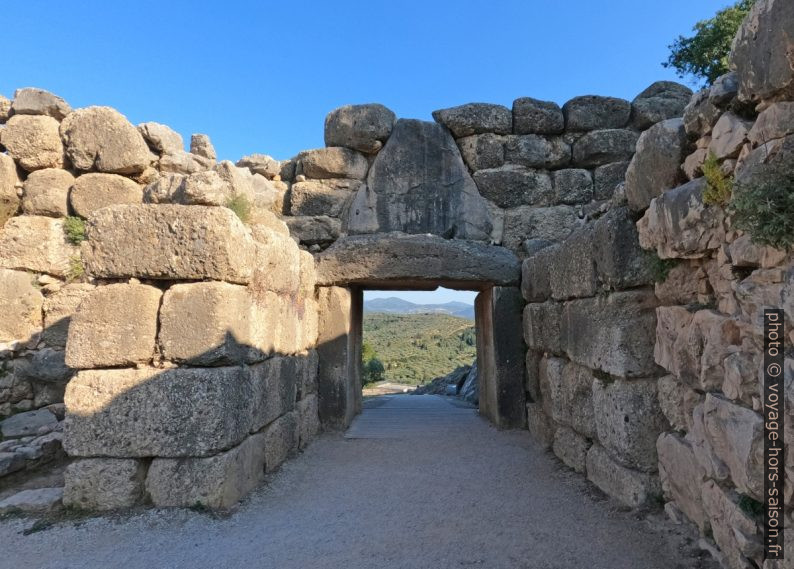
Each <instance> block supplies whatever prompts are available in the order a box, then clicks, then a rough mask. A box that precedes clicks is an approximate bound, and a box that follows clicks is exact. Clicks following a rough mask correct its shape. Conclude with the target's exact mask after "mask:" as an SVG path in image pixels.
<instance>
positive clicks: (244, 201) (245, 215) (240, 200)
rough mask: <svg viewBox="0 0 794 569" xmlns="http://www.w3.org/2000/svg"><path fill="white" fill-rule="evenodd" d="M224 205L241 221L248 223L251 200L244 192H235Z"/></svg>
mask: <svg viewBox="0 0 794 569" xmlns="http://www.w3.org/2000/svg"><path fill="white" fill-rule="evenodd" d="M226 207H228V208H229V209H230V210H232V211H233V212H234V213H235V215H236V216H237V217H239V218H240V221H242V222H243V223H248V222H249V221H250V220H251V201H250V200H249V199H248V197H247V196H246V195H245V194H237V195H236V196H234V197H233V198H229V200H228V201H227V202H226Z"/></svg>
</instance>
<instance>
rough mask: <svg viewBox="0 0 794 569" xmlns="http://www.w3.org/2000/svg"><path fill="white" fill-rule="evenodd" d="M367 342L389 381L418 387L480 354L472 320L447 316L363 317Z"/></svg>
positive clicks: (371, 313)
mask: <svg viewBox="0 0 794 569" xmlns="http://www.w3.org/2000/svg"><path fill="white" fill-rule="evenodd" d="M364 342H368V343H369V344H370V345H371V346H372V347H373V348H374V350H375V352H376V354H377V357H378V358H379V359H380V360H381V361H382V362H383V364H384V366H385V367H386V379H387V380H388V381H395V382H400V383H408V384H413V385H418V384H420V383H425V382H427V381H430V380H431V379H433V378H435V377H438V376H440V375H446V374H447V373H449V372H451V371H452V370H454V369H455V368H457V367H458V366H461V365H464V364H471V362H472V361H474V358H475V356H476V353H477V349H476V341H475V335H474V326H473V325H472V321H471V320H468V319H466V318H458V317H456V316H449V315H447V314H384V313H379V312H370V313H366V314H364Z"/></svg>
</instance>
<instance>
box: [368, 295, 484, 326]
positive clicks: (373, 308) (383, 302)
mask: <svg viewBox="0 0 794 569" xmlns="http://www.w3.org/2000/svg"><path fill="white" fill-rule="evenodd" d="M364 312H384V313H387V314H449V315H450V316H457V317H459V318H468V319H469V320H474V306H472V305H471V304H466V303H465V302H457V301H453V302H445V303H444V304H416V303H414V302H411V301H409V300H404V299H402V298H397V297H396V296H391V297H389V298H373V299H372V300H367V301H366V302H364Z"/></svg>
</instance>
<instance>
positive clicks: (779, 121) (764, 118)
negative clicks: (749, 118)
mask: <svg viewBox="0 0 794 569" xmlns="http://www.w3.org/2000/svg"><path fill="white" fill-rule="evenodd" d="M789 134H794V102H792V101H785V102H780V103H772V104H771V105H769V106H768V107H767V108H766V109H764V111H763V112H762V113H761V114H760V115H758V118H757V119H756V121H755V123H753V128H752V129H750V134H749V135H748V138H749V139H750V143H751V144H752V145H753V146H761V145H762V144H766V143H767V142H769V141H771V140H777V139H779V138H785V137H786V136H788V135H789Z"/></svg>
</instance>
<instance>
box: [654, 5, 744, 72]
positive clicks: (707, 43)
mask: <svg viewBox="0 0 794 569" xmlns="http://www.w3.org/2000/svg"><path fill="white" fill-rule="evenodd" d="M754 3H755V0H739V1H738V2H736V4H734V5H733V6H729V7H728V8H724V9H723V10H720V11H719V12H717V13H716V15H715V16H714V17H713V18H710V19H708V20H702V21H700V22H698V23H697V24H695V27H694V28H693V31H694V32H695V35H693V36H692V37H684V36H678V38H677V39H676V40H675V41H674V42H673V43H672V45H670V46H668V47H669V48H670V57H669V58H668V60H667V61H666V62H665V63H663V64H662V65H664V66H665V67H672V68H673V69H675V70H676V72H677V73H678V76H679V77H682V78H686V77H690V76H691V77H693V78H694V79H695V82H696V83H699V82H701V81H703V82H705V83H706V85H711V84H712V83H714V81H715V79H717V77H719V76H720V75H724V74H725V73H727V72H728V71H729V68H728V56H729V55H730V53H731V43H732V42H733V38H734V36H735V35H736V32H737V31H738V30H739V26H740V25H741V23H742V20H743V19H744V17H745V16H746V15H747V13H748V12H749V11H750V8H752V6H753V4H754Z"/></svg>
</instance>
